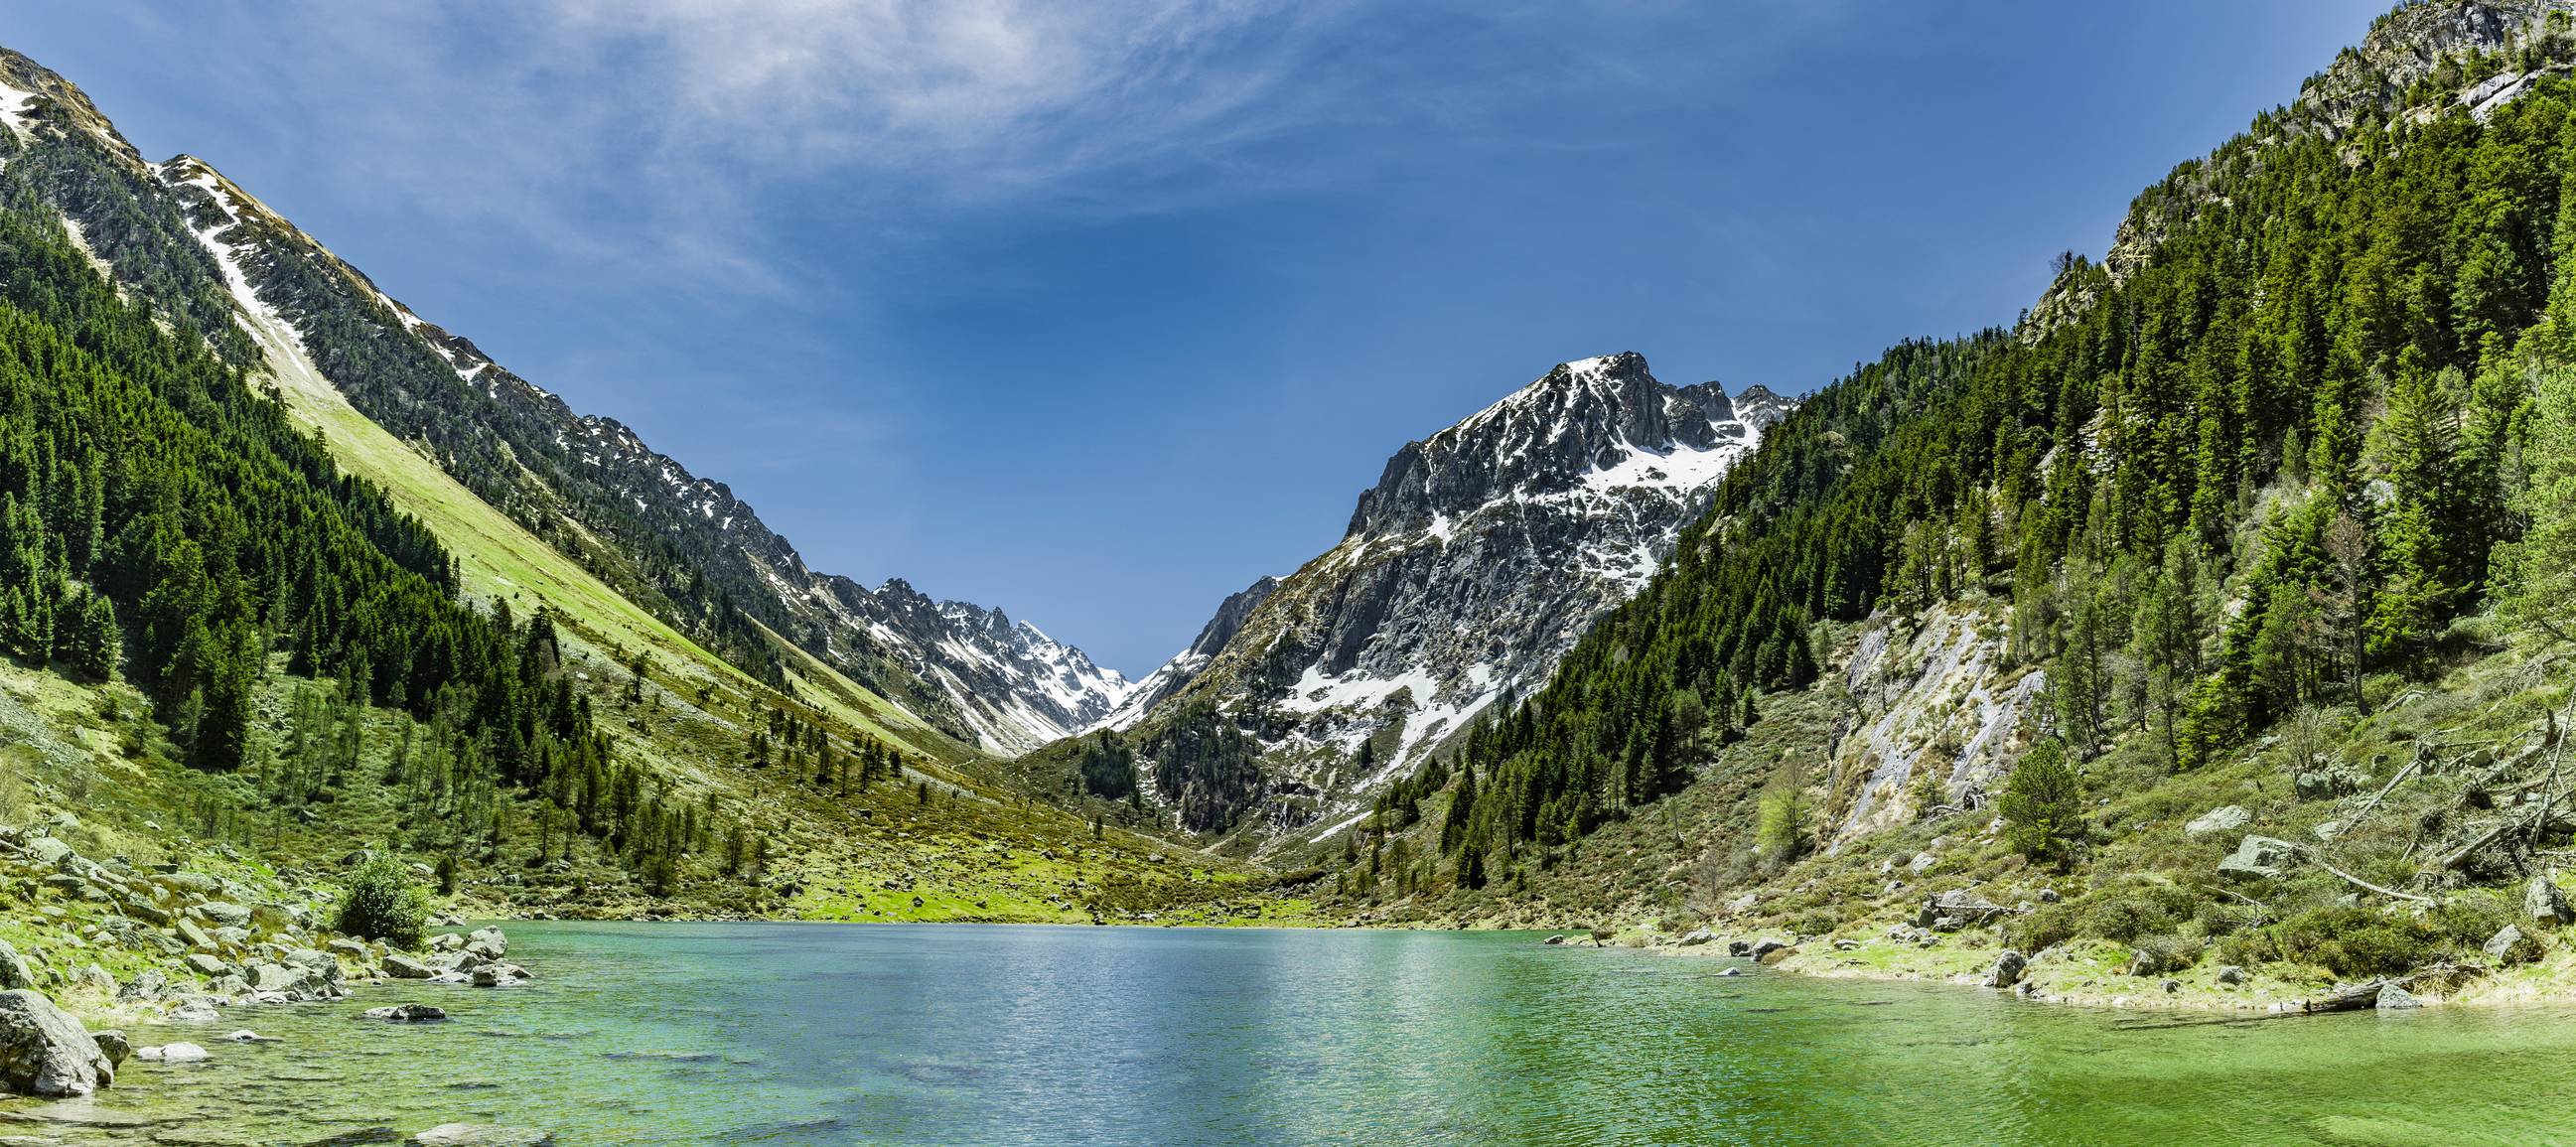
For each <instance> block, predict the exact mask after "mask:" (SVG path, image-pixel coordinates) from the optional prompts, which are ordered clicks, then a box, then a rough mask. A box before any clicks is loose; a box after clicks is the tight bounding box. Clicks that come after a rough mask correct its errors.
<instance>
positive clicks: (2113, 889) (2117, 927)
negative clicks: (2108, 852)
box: [2078, 877, 2205, 944]
mask: <svg viewBox="0 0 2576 1147" xmlns="http://www.w3.org/2000/svg"><path fill="white" fill-rule="evenodd" d="M2203 903H2205V901H2204V900H2203V898H2202V896H2201V894H2200V893H2198V892H2196V891H2194V890H2192V889H2189V888H2185V887H2183V886H2182V885H2179V884H2174V883H2172V882H2170V881H2165V880H2158V879H2154V878H2150V877H2133V878H2130V879H2126V880H2121V881H2119V882H2117V883H2114V884H2111V885H2109V886H2107V887H2104V888H2102V889H2100V890H2098V891H2095V892H2094V893H2092V894H2091V895H2088V896H2086V897H2084V899H2083V900H2082V901H2081V902H2080V904H2081V906H2082V912H2083V918H2082V922H2081V924H2079V925H2078V928H2079V930H2080V931H2081V932H2082V933H2083V934H2084V935H2087V936H2099V937H2101V938H2103V939H2105V940H2117V941H2119V942H2121V943H2123V944H2133V943H2135V942H2136V941H2137V939H2138V937H2140V936H2152V935H2157V934H2163V933H2172V932H2175V931H2178V930H2179V929H2180V927H2181V925H2182V922H2183V921H2185V920H2189V919H2191V918H2192V917H2194V916H2196V915H2198V914H2199V911H2200V908H2201V905H2202V904H2203Z"/></svg>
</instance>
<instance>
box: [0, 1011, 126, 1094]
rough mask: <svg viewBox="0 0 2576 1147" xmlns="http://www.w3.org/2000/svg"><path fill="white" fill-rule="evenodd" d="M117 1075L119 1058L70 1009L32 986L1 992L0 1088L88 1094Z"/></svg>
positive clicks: (40, 1092)
mask: <svg viewBox="0 0 2576 1147" xmlns="http://www.w3.org/2000/svg"><path fill="white" fill-rule="evenodd" d="M115 1081H116V1064H115V1063H114V1062H113V1061H111V1060H109V1059H108V1057H107V1053H106V1052H105V1051H102V1050H100V1048H99V1046H98V1041H97V1040H95V1039H92V1038H90V1034H89V1029H88V1028H85V1027H82V1026H81V1022H80V1021H79V1020H76V1019H73V1018H72V1017H71V1015H70V1013H68V1012H65V1011H63V1010H62V1009H61V1008H58V1007H55V1006H54V1002H53V1001H52V1000H49V999H46V998H45V996H44V993H42V992H38V991H35V990H33V989H30V988H13V989H11V990H9V991H5V992H0V1091H10V1092H15V1093H17V1094H20V1095H47V1096H63V1095H88V1094H90V1093H91V1092H94V1091H97V1090H98V1089H99V1088H102V1087H106V1086H108V1085H109V1084H111V1083H114V1082H115Z"/></svg>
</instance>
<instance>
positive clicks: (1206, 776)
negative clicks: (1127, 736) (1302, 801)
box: [1138, 700, 1264, 832]
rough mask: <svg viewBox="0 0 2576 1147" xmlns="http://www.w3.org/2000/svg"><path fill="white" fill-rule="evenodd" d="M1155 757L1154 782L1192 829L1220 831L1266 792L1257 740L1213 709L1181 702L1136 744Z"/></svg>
mask: <svg viewBox="0 0 2576 1147" xmlns="http://www.w3.org/2000/svg"><path fill="white" fill-rule="evenodd" d="M1138 749H1139V751H1141V752H1142V753H1143V754H1144V755H1146V756H1147V757H1150V758H1152V760H1153V762H1154V784H1155V787H1156V788H1157V789H1158V790H1159V791H1160V792H1161V793H1162V794H1163V797H1164V799H1165V800H1167V801H1169V802H1170V804H1171V806H1172V809H1173V810H1174V811H1175V812H1177V813H1178V814H1179V815H1180V821H1181V826H1182V827H1184V828H1187V829H1189V830H1190V831H1192V832H1222V831H1224V830H1225V829H1226V828H1228V827H1231V826H1232V825H1233V823H1234V821H1235V818H1236V817H1238V816H1240V815H1242V812H1243V810H1245V809H1247V808H1250V807H1251V806H1252V805H1253V804H1254V803H1255V802H1256V801H1258V800H1259V799H1260V797H1261V795H1262V793H1263V791H1264V785H1263V781H1262V777H1261V770H1260V768H1259V767H1258V766H1257V765H1256V764H1255V758H1256V757H1257V756H1258V755H1259V753H1260V751H1261V744H1260V742H1258V741H1256V740H1254V739H1252V737H1250V736H1249V735H1247V734H1245V733H1244V731H1243V730H1242V729H1240V728H1238V727H1236V725H1235V724H1234V722H1233V720H1232V719H1230V718H1228V717H1226V716H1225V715H1224V714H1223V713H1220V712H1218V711H1217V708H1216V706H1215V704H1214V703H1212V702H1209V701H1204V700H1201V701H1196V702H1192V703H1191V704H1189V705H1187V706H1184V707H1183V708H1182V709H1181V711H1180V712H1178V713H1176V714H1174V715H1173V716H1172V718H1171V719H1170V720H1169V721H1166V722H1164V723H1163V725H1162V726H1161V727H1160V728H1159V729H1157V730H1155V732H1154V734H1153V735H1152V737H1150V738H1149V739H1147V740H1146V742H1145V743H1144V744H1143V745H1141V746H1138Z"/></svg>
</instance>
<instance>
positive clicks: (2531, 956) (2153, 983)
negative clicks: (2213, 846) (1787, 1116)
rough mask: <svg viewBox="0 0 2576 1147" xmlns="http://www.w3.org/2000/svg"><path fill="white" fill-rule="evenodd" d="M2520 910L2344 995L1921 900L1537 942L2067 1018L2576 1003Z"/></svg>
mask: <svg viewBox="0 0 2576 1147" xmlns="http://www.w3.org/2000/svg"><path fill="white" fill-rule="evenodd" d="M2042 895H2043V896H2051V895H2053V894H2050V893H2046V892H2043V893H2042ZM2522 901H2523V903H2522V910H2523V915H2524V916H2525V917H2526V919H2525V920H2523V921H2521V922H2518V923H2513V924H2508V925H2506V926H2505V927H2504V928H2503V929H2502V930H2500V931H2499V932H2498V933H2497V934H2496V936H2495V937H2494V938H2493V939H2491V940H2490V941H2489V942H2488V944H2487V945H2486V948H2485V952H2486V955H2487V957H2488V959H2487V960H2486V961H2485V962H2458V963H2452V962H2444V963H2439V964H2434V965H2430V966H2426V967H2421V968H2417V969H2415V970H2413V971H2410V972H2408V973H2406V974H2403V975H2396V976H2388V977H2384V978H2379V979H2372V980H2363V981H2357V982H2335V981H2326V980H2323V979H2321V978H2320V977H2318V976H2316V975H2314V974H2313V973H2312V972H2310V971H2308V970H2306V969H2302V968H2297V967H2284V966H2262V965H2257V966H2251V967H2249V966H2245V965H2237V964H2226V963H2215V964H2194V965H2191V966H2184V967H2170V966H2164V965H2160V964H2158V963H2156V962H2155V961H2154V960H2153V959H2152V958H2151V957H2148V956H2147V955H2145V954H2143V953H2141V952H2139V951H2136V950H2133V949H2131V948H2129V947H2127V946H2125V945H2120V944H2115V943H2110V942H2107V941H2100V942H2085V941H2070V942H2067V943H2061V944H2055V945H2051V946H2048V947H2045V948H2042V949H2040V950H2038V951H2037V952H2032V953H2024V952H2021V951H2018V950H2015V949H2013V948H2012V947H2010V946H2008V945H2007V943H2006V942H2005V940H2004V938H2003V929H2002V927H2001V925H2000V922H2001V921H2002V920H2003V919H2005V918H2007V917H2009V916H2011V915H2013V914H2016V913H2019V912H2024V911H2027V910H2028V906H2027V905H2025V906H2006V905H2001V904H1996V903H1993V902H1991V901H1988V900H1986V899H1984V898H1982V897H1979V896H1976V895H1975V894H1973V893H1969V892H1962V891H1951V892H1945V893H1942V894H1940V895H1938V896H1934V897H1930V898H1927V899H1925V900H1924V901H1923V902H1922V906H1921V908H1920V910H1919V911H1918V912H1917V913H1916V915H1915V916H1914V917H1912V918H1911V919H1908V920H1901V921H1894V922H1889V921H1886V920H1876V921H1871V922H1854V923H1853V924H1850V925H1846V926H1845V927H1843V928H1840V929H1837V930H1835V931H1833V932H1830V933H1824V934H1812V935H1810V934H1800V933H1796V932H1794V931H1788V930H1782V929H1765V928H1751V929H1746V930H1743V931H1742V933H1741V934H1740V935H1738V936H1736V937H1734V938H1725V937H1721V936H1720V935H1719V934H1718V932H1717V931H1715V930H1712V929H1710V928H1696V929H1692V930H1690V931H1688V932H1683V933H1680V934H1668V933H1664V932H1660V931H1658V930H1656V929H1653V928H1642V929H1630V930H1624V931H1623V930H1612V929H1594V930H1590V931H1589V932H1587V931H1584V930H1579V929H1578V930H1575V931H1571V932H1567V933H1560V934H1553V935H1550V936H1548V937H1547V938H1546V939H1545V940H1543V941H1542V942H1543V943H1547V944H1569V945H1576V944H1582V945H1591V946H1616V947H1624V948H1631V949H1643V950H1647V951H1651V952H1654V953H1656V954H1659V955H1672V956H1684V957H1701V958H1705V957H1718V958H1735V959H1750V960H1754V961H1756V962H1758V963H1760V964H1762V965H1764V966H1767V967H1771V968H1774V969H1776V970H1778V971H1781V972H1788V973H1794V974H1798V975H1806V976H1816V977H1820V978H1827V979H1864V980H1904V981H1920V982H1930V983H1942V984H1949V985H1954V986H1959V987H1974V988H1983V989H1988V990H1992V991H1999V992H2008V993H2010V994H2012V995H2013V996H2015V997H2016V998H2020V999H2024V1000H2030V1001H2033V1002H2037V1003H2049V1004H2064V1005H2070V1006H2076V1007H2098V1008H2114V1009H2140V1010H2148V1009H2153V1010H2171V1011H2203V1012H2226V1013H2235V1014H2240V1015H2247V1016H2274V1015H2315V1014H2322V1013H2328V1012H2341V1011H2358V1010H2373V1009H2375V1010H2392V1011H2396V1010H2407V1009H2413V1008H2421V1007H2428V1006H2489V1007H2510V1006H2527V1005H2547V1004H2576V950H2571V949H2570V948H2569V947H2568V946H2566V945H2545V944H2544V943H2543V942H2542V940H2541V937H2543V936H2546V935H2548V934H2549V932H2550V931H2551V930H2554V929H2555V928H2556V927H2557V926H2558V925H2560V924H2562V923H2564V922H2566V921H2567V919H2568V917H2569V916H2570V915H2571V913H2570V910H2569V906H2568V903H2567V900H2566V898H2565V897H2564V895H2563V894H2562V893H2561V891H2560V889H2559V888H2558V887H2557V885H2556V884H2555V883H2554V882H2552V881H2550V880H2549V879H2548V878H2546V877H2541V876H2535V877H2533V878H2531V880H2530V881H2529V882H2528V883H2527V885H2526V887H2525V890H2524V895H2523V898H2522ZM1738 906H1740V907H1742V908H1746V909H1749V907H1750V906H1749V905H1743V904H1742V903H1741V902H1739V905H1738Z"/></svg>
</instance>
